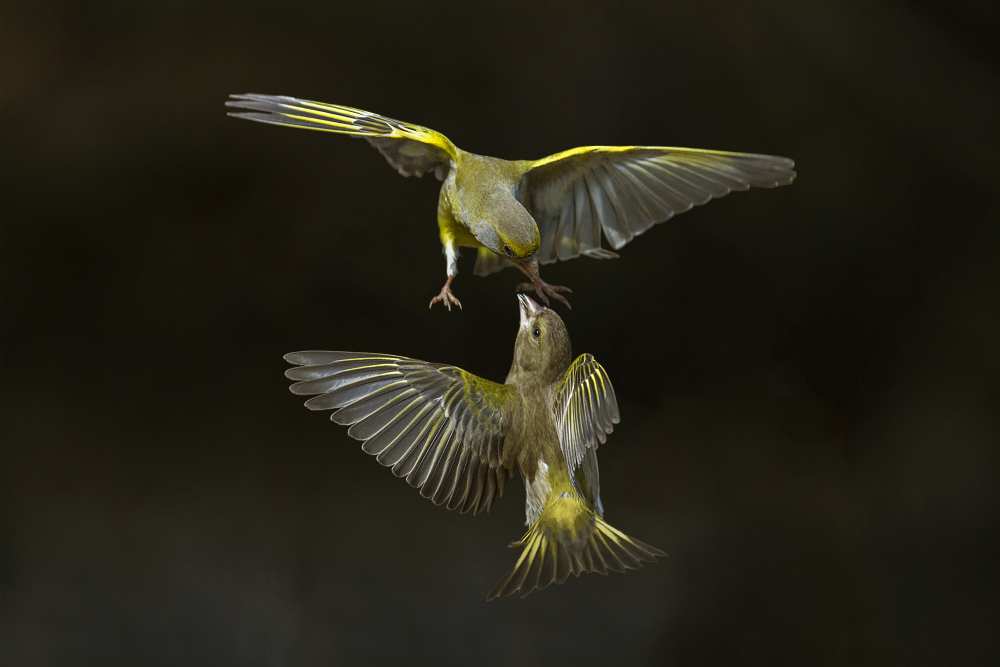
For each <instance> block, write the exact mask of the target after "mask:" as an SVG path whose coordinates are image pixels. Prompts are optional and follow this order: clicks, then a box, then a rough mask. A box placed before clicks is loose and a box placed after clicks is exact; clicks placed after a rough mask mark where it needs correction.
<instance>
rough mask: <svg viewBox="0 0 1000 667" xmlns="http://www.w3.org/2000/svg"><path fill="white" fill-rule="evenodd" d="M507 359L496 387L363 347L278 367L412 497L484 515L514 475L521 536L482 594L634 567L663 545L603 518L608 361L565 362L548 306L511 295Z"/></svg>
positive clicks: (565, 337) (614, 411)
mask: <svg viewBox="0 0 1000 667" xmlns="http://www.w3.org/2000/svg"><path fill="white" fill-rule="evenodd" d="M518 299H519V305H520V326H519V328H518V333H517V340H516V342H515V345H514V360H513V363H512V364H511V368H510V372H509V373H508V374H507V379H506V380H505V382H504V383H503V384H499V383H496V382H491V381H489V380H486V379H483V378H481V377H478V376H476V375H473V374H471V373H468V372H467V371H464V370H462V369H460V368H457V367H455V366H449V365H444V364H433V363H428V362H424V361H418V360H416V359H410V358H407V357H400V356H395V355H388V354H370V353H363V352H327V351H308V352H293V353H291V354H287V355H285V359H286V360H287V361H288V362H289V363H292V364H295V367H294V368H290V369H288V370H287V371H286V372H285V375H286V376H287V377H288V378H289V379H291V380H293V381H294V384H292V385H291V391H292V393H293V394H297V395H303V396H311V398H310V399H309V400H307V401H306V403H305V405H306V407H307V408H309V409H310V410H335V412H334V413H333V414H332V415H331V419H332V421H334V422H335V423H337V424H341V425H345V426H349V427H350V428H349V429H348V434H349V435H351V436H352V437H354V438H356V439H358V440H361V441H362V442H363V444H362V449H363V450H364V451H365V452H367V453H369V454H371V455H373V456H375V457H376V459H377V460H378V462H379V463H381V464H382V465H384V466H386V467H389V468H391V469H392V472H393V474H395V475H396V476H397V477H402V478H404V479H406V481H407V482H408V483H409V484H410V485H411V486H413V487H416V488H417V489H419V490H420V493H421V495H423V496H424V497H425V498H429V499H431V500H432V501H433V502H434V503H436V504H439V505H444V506H446V507H448V508H449V509H455V510H459V511H461V512H472V513H477V512H479V511H481V510H489V509H490V508H491V507H492V505H493V503H494V501H495V500H496V499H497V498H498V497H499V496H501V495H503V489H504V483H505V482H506V481H507V479H508V478H509V477H510V476H511V474H512V473H513V472H514V471H515V470H516V471H518V472H519V473H520V474H521V476H522V477H523V478H524V483H525V491H526V502H525V514H526V524H527V526H528V530H527V532H526V533H525V535H524V536H523V537H522V538H521V540H520V541H518V542H516V543H514V545H512V546H520V547H522V552H521V555H520V557H519V559H518V560H517V562H516V563H515V566H514V569H513V571H512V572H511V573H510V575H509V576H507V577H506V578H505V579H504V580H502V581H501V582H500V583H499V584H498V585H497V587H496V588H495V590H494V591H493V592H492V593H491V594H490V598H494V597H498V596H504V595H512V594H520V595H527V594H528V593H530V592H531V591H533V590H535V589H537V588H544V587H545V586H547V585H549V584H551V583H561V582H563V581H565V580H566V578H567V577H569V575H570V574H574V575H577V576H579V575H580V574H583V573H585V572H597V573H600V574H604V573H606V572H608V571H609V570H610V571H624V570H628V569H633V568H636V567H638V566H639V565H641V564H642V563H643V562H645V561H650V560H653V559H655V558H656V557H657V556H660V555H662V552H660V551H659V550H657V549H655V548H654V547H651V546H648V545H646V544H643V543H642V542H640V541H638V540H635V539H633V538H630V537H628V536H627V535H625V534H624V533H622V532H621V531H619V530H617V529H616V528H614V527H612V526H611V525H609V524H608V523H607V522H605V521H604V518H603V515H604V506H603V504H602V502H601V496H600V480H599V471H598V465H597V448H598V447H599V446H600V445H601V444H603V443H604V442H605V440H606V438H607V435H608V434H609V433H611V431H612V429H613V428H614V425H615V424H617V423H618V403H617V400H616V398H615V393H614V389H613V388H612V386H611V380H610V378H609V377H608V374H607V373H606V372H605V370H604V368H602V367H601V365H600V364H599V363H598V362H597V361H596V360H595V359H594V358H593V357H592V356H591V355H589V354H582V355H580V356H579V357H577V358H576V359H575V360H571V347H570V339H569V333H568V332H567V331H566V326H565V324H564V323H563V321H562V319H561V318H560V317H559V315H557V314H556V313H555V312H554V311H552V310H550V309H548V308H544V307H542V306H540V305H538V304H536V303H535V302H533V301H532V300H531V299H530V298H528V297H527V296H524V295H519V296H518Z"/></svg>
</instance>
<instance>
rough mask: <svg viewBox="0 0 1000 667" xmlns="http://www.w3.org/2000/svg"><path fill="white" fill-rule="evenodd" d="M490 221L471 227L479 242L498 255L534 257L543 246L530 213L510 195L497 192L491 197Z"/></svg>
mask: <svg viewBox="0 0 1000 667" xmlns="http://www.w3.org/2000/svg"><path fill="white" fill-rule="evenodd" d="M488 210H489V213H488V216H487V217H488V219H483V220H480V221H478V222H476V223H474V224H472V225H470V228H471V229H472V233H473V234H474V235H475V237H476V240H477V241H479V242H480V243H482V244H483V245H484V246H486V247H487V248H489V249H490V250H492V251H493V252H495V253H496V254H498V255H502V256H504V257H508V258H510V259H524V258H526V257H531V256H532V255H534V254H535V252H537V251H538V246H539V245H541V234H540V233H539V231H538V225H537V224H536V223H535V219H534V218H533V217H531V214H530V213H528V210H527V209H526V208H524V206H522V205H521V202H519V201H517V200H516V199H514V198H513V197H511V196H510V194H509V193H504V192H497V193H495V194H494V195H493V196H492V197H491V201H490V206H489V209H488Z"/></svg>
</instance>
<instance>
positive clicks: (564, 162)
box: [226, 94, 795, 310]
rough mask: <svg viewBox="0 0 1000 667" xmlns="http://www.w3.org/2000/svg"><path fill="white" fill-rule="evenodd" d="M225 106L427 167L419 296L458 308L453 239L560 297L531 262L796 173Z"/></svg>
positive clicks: (667, 154) (348, 114)
mask: <svg viewBox="0 0 1000 667" xmlns="http://www.w3.org/2000/svg"><path fill="white" fill-rule="evenodd" d="M226 106H227V107H230V108H232V109H236V110H237V111H233V112H230V113H229V115H230V116H234V117H237V118H245V119H247V120H254V121H259V122H261V123H271V124H273V125H284V126H288V127H298V128H304V129H307V130H318V131H321V132H333V133H335V134H345V135H348V136H353V137H364V138H365V139H367V140H368V142H369V143H371V144H372V145H373V146H374V147H375V148H376V149H377V150H378V151H379V152H380V153H381V154H382V155H383V156H384V157H385V159H386V160H387V161H388V162H389V164H390V165H392V166H393V167H394V168H395V169H396V170H397V171H398V172H399V173H400V174H402V175H403V176H423V175H424V174H429V173H433V174H434V175H435V176H436V177H437V178H438V180H440V181H443V184H442V186H441V193H440V196H439V198H438V212H437V217H438V231H439V235H440V239H441V244H442V246H443V248H444V254H445V258H446V259H445V263H446V273H447V277H446V279H445V283H444V285H443V286H442V287H441V290H440V292H439V293H438V294H437V296H435V297H434V298H433V299H431V302H430V304H429V305H430V306H433V305H434V304H435V303H442V304H444V306H445V307H447V308H448V310H451V307H452V306H453V305H454V306H458V307H459V308H461V306H462V304H461V302H460V301H459V300H458V298H457V297H456V296H455V294H454V292H453V291H452V284H453V282H454V280H455V276H456V275H457V274H458V255H459V249H460V248H463V247H469V248H475V249H476V252H477V255H476V265H475V268H474V273H475V274H476V275H480V276H486V275H489V274H491V273H494V272H496V271H499V270H501V269H503V268H506V267H507V266H513V267H515V268H517V269H518V270H519V271H520V272H521V273H523V274H524V275H525V277H526V278H527V279H528V282H526V283H522V284H521V285H519V286H518V289H519V290H521V291H525V290H534V292H535V294H536V295H537V296H538V298H539V299H540V300H541V301H542V302H543V303H545V304H549V299H556V300H558V301H559V302H561V303H562V304H564V305H565V306H566V307H569V301H568V300H567V299H566V296H565V295H566V294H568V293H571V292H572V290H570V289H569V288H568V287H564V286H561V285H551V284H549V283H547V282H545V281H544V280H542V277H541V275H540V273H539V264H548V263H551V262H555V261H559V260H568V259H573V258H574V257H579V256H580V255H584V256H587V257H592V258H596V259H609V258H614V257H617V256H618V255H617V254H616V253H615V252H614V250H618V249H620V248H621V247H622V246H624V245H625V244H626V243H628V242H629V241H631V240H632V239H633V238H635V237H636V236H638V235H639V234H641V233H643V232H644V231H646V230H647V229H649V228H650V227H652V226H653V225H654V224H656V223H658V222H664V221H666V220H669V219H670V218H672V217H673V216H674V215H676V214H678V213H683V212H684V211H687V210H689V209H691V208H692V207H694V206H697V205H699V204H705V203H707V202H708V201H710V200H712V199H715V198H718V197H722V196H724V195H727V194H729V193H730V192H732V191H733V190H746V189H748V188H750V187H759V188H773V187H777V186H779V185H787V184H789V183H791V182H792V181H793V180H794V179H795V171H794V167H795V163H794V162H793V161H792V160H790V159H788V158H784V157H778V156H774V155H759V154H753V153H732V152H727V151H714V150H702V149H695V148H673V147H665V146H582V147H579V148H570V149H569V150H565V151H562V152H561V153H556V154H554V155H549V156H548V157H543V158H541V159H539V160H504V159H500V158H494V157H487V156H485V155H476V154H475V153H469V152H467V151H464V150H462V149H460V148H458V147H457V146H455V144H453V143H452V142H451V141H450V140H449V139H448V137H446V136H444V135H443V134H441V133H440V132H437V131H435V130H432V129H430V128H427V127H422V126H420V125H414V124H412V123H406V122H403V121H399V120H395V119H392V118H388V117H386V116H381V115H379V114H377V113H372V112H370V111H363V110H361V109H355V108H353V107H347V106H343V105H340V104H327V103H325V102H316V101H313V100H305V99H300V98H296V97H287V96H284V95H259V94H245V95H231V96H230V99H229V100H227V101H226ZM604 240H606V241H607V243H608V244H609V245H610V246H611V249H608V248H605V247H604V246H603V241H604Z"/></svg>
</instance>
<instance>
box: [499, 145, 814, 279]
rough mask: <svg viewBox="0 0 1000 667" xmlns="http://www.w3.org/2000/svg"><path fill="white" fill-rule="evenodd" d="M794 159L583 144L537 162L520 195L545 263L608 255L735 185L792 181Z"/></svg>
mask: <svg viewBox="0 0 1000 667" xmlns="http://www.w3.org/2000/svg"><path fill="white" fill-rule="evenodd" d="M794 167H795V163H794V162H793V161H792V160H789V159H788V158H784V157H777V156H774V155H758V154H753V153H730V152H725V151H711V150H699V149H693V148H671V147H656V146H584V147H581V148H573V149H570V150H567V151H563V152H562V153H556V154H555V155H550V156H549V157H546V158H542V159H541V160H536V161H534V162H532V163H530V164H529V166H528V170H527V171H526V173H525V175H524V176H523V177H522V179H521V183H520V186H519V189H518V191H519V196H520V199H521V201H522V203H523V204H524V206H525V207H526V208H527V209H528V210H529V211H530V212H531V213H532V215H533V216H534V217H535V221H536V222H538V225H539V229H540V231H541V236H542V242H541V247H540V248H539V251H538V254H537V257H538V259H539V261H541V262H542V263H548V262H555V261H557V260H567V259H572V258H574V257H578V256H580V255H587V256H590V257H596V258H598V259H606V258H609V257H615V256H616V255H615V254H614V253H613V252H611V251H609V250H607V249H604V248H602V247H601V238H602V235H603V237H604V238H606V239H607V240H608V242H609V243H610V244H611V247H612V248H614V249H615V250H617V249H619V248H621V247H622V246H624V245H625V244H626V243H628V242H629V241H631V240H632V239H633V238H635V237H636V236H638V235H639V234H641V233H643V232H644V231H646V230H647V229H649V228H650V227H652V226H653V225H655V224H656V223H659V222H664V221H666V220H669V219H670V218H672V217H673V216H675V215H677V214H678V213H683V212H684V211H687V210H689V209H691V208H692V207H694V206H698V205H700V204H704V203H707V202H708V201H710V200H712V199H715V198H718V197H723V196H725V195H727V194H729V193H730V192H732V191H734V190H746V189H748V188H751V187H755V188H773V187H777V186H779V185H787V184H789V183H791V182H792V181H793V180H795V171H794Z"/></svg>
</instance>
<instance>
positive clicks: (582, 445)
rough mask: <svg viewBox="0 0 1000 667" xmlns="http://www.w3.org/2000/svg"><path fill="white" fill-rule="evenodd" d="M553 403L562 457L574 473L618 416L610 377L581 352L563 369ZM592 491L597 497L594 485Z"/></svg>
mask: <svg viewBox="0 0 1000 667" xmlns="http://www.w3.org/2000/svg"><path fill="white" fill-rule="evenodd" d="M553 407H554V409H555V415H556V430H557V431H558V433H559V444H560V446H561V447H562V453H563V458H565V459H566V465H568V466H569V470H570V473H573V472H574V471H575V470H576V468H577V467H578V466H579V465H580V463H581V462H582V461H583V460H584V455H585V454H586V453H587V451H588V450H596V449H597V448H598V446H600V445H602V444H604V442H605V440H607V437H608V434H609V433H611V431H613V430H614V427H615V426H614V425H615V424H617V423H618V422H619V420H620V417H619V414H618V400H617V399H616V397H615V389H614V387H612V386H611V378H609V377H608V373H607V371H605V370H604V367H603V366H601V365H600V364H599V363H598V362H597V360H596V359H594V357H593V355H590V354H581V355H580V356H579V357H577V358H576V359H575V360H574V361H573V363H572V364H570V366H569V368H568V369H566V372H565V373H564V374H563V377H562V380H561V381H560V382H559V384H558V385H557V386H556V391H555V394H554V405H553ZM594 466H595V468H596V459H595V460H594ZM595 482H596V480H595ZM594 492H595V493H594V495H595V496H597V497H598V498H599V494H598V493H597V489H596V488H595V489H594ZM598 502H599V500H598Z"/></svg>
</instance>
